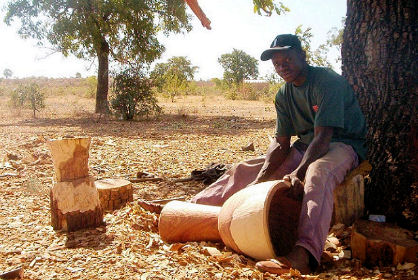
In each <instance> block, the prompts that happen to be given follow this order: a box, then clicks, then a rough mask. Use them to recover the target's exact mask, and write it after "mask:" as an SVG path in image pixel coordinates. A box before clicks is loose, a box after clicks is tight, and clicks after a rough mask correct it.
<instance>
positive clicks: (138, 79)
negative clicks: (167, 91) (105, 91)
mask: <svg viewBox="0 0 418 280" xmlns="http://www.w3.org/2000/svg"><path fill="white" fill-rule="evenodd" d="M152 86H153V85H152V83H151V81H150V79H148V78H147V77H146V76H145V74H144V72H143V70H142V69H125V70H123V71H121V72H119V73H117V74H116V75H115V77H114V79H113V83H112V91H113V98H112V99H111V106H112V109H113V110H114V111H115V113H116V114H117V115H118V116H119V117H122V118H123V119H124V120H132V119H134V118H136V117H143V116H146V117H148V116H149V115H152V114H158V113H160V112H161V108H160V107H159V106H158V104H157V99H156V98H155V97H154V94H153V92H152V91H151V88H152Z"/></svg>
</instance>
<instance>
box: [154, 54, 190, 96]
mask: <svg viewBox="0 0 418 280" xmlns="http://www.w3.org/2000/svg"><path fill="white" fill-rule="evenodd" d="M197 69H198V67H197V66H193V65H192V63H191V61H190V60H189V59H187V57H185V56H174V57H172V58H170V59H169V60H168V61H167V62H166V63H157V64H156V65H155V67H154V70H153V71H152V72H151V75H150V77H151V79H152V80H153V81H154V83H155V85H156V87H157V89H158V91H160V92H166V93H167V94H168V95H169V96H170V98H171V101H174V98H175V96H177V95H179V94H180V92H182V91H184V90H185V89H187V88H188V87H189V85H190V81H192V80H193V78H194V74H195V73H196V71H197Z"/></svg>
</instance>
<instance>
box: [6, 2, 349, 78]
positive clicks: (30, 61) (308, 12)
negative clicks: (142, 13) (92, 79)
mask: <svg viewBox="0 0 418 280" xmlns="http://www.w3.org/2000/svg"><path fill="white" fill-rule="evenodd" d="M3 1H4V0H0V3H1V2H3ZM283 2H284V4H285V5H286V6H288V7H289V8H290V10H291V11H290V12H289V13H287V14H286V15H280V16H278V15H273V16H271V17H266V16H259V15H256V14H254V13H253V5H252V1H251V0H200V1H199V4H200V6H201V7H202V9H203V11H204V12H205V13H206V15H207V17H208V18H209V19H210V20H211V22H212V24H211V26H212V30H207V29H205V28H204V27H202V26H201V24H200V22H199V20H198V19H197V18H195V16H194V15H193V20H192V25H193V30H192V31H191V32H189V33H185V34H176V35H170V36H168V37H165V36H164V35H160V36H159V39H160V41H161V42H162V43H163V44H164V45H165V47H166V52H165V53H164V54H163V56H162V57H161V59H159V60H158V61H157V62H165V61H166V60H167V59H168V58H170V57H172V56H187V57H188V58H189V59H190V60H191V62H192V64H193V65H196V66H198V67H199V71H198V72H197V74H196V75H195V78H196V79H204V80H205V79H210V78H213V77H218V78H221V77H222V74H223V70H222V67H221V66H220V65H219V64H218V62H217V60H218V58H219V57H220V56H221V55H222V54H224V53H229V52H231V51H232V50H233V48H236V49H240V50H243V51H245V52H246V53H248V54H249V55H251V56H253V57H255V58H257V59H259V57H260V54H261V52H262V51H263V50H264V49H265V48H267V47H269V45H270V43H271V41H272V40H273V39H274V37H275V36H276V35H277V34H280V33H294V31H295V29H296V27H297V26H298V25H300V24H302V25H303V28H304V29H305V28H307V27H311V28H312V33H313V35H314V37H313V39H312V46H313V47H317V46H318V45H319V44H321V43H324V42H325V41H326V39H327V32H328V31H329V30H330V29H331V28H332V27H340V26H341V19H342V18H343V17H344V16H345V14H346V0H284V1H283ZM3 3H4V2H3ZM0 5H1V6H2V4H0ZM189 12H190V13H191V11H190V10H189ZM0 16H1V17H2V18H3V16H4V12H0ZM16 30H17V28H16V26H7V25H6V24H5V23H4V22H3V20H1V22H0V36H1V38H2V42H3V43H2V44H0V76H1V75H2V73H3V69H4V68H10V69H11V70H12V71H13V75H14V76H15V77H19V78H22V77H28V76H45V77H74V76H75V74H76V73H77V72H80V73H81V74H82V75H83V76H88V75H96V71H97V65H96V63H95V62H93V63H92V62H91V61H85V60H79V59H77V58H75V57H72V56H70V57H67V58H65V57H63V56H62V55H61V54H59V53H55V54H50V53H51V51H50V50H46V49H41V48H38V47H37V46H36V41H34V40H28V39H26V40H25V39H21V38H20V37H19V36H18V35H17V32H16ZM335 57H336V53H335V52H332V53H331V54H330V61H331V62H333V61H334V59H335ZM334 68H335V69H336V70H338V68H339V65H338V64H335V66H334ZM259 71H260V75H265V74H268V73H271V72H272V71H273V68H272V66H271V63H270V62H262V61H259Z"/></svg>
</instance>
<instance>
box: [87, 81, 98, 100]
mask: <svg viewBox="0 0 418 280" xmlns="http://www.w3.org/2000/svg"><path fill="white" fill-rule="evenodd" d="M86 81H87V97H88V98H94V97H96V89H97V78H96V76H90V77H87V78H86Z"/></svg>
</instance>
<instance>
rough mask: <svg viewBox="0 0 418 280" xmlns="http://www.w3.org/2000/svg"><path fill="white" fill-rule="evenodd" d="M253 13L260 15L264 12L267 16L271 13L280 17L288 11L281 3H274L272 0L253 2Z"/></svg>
mask: <svg viewBox="0 0 418 280" xmlns="http://www.w3.org/2000/svg"><path fill="white" fill-rule="evenodd" d="M253 4H254V13H257V14H259V15H262V12H264V13H265V14H266V15H267V16H271V15H272V14H273V12H276V14H278V15H280V14H282V13H285V12H288V11H290V10H289V8H287V7H286V6H285V5H283V3H282V2H278V3H277V4H276V3H275V1H274V0H253Z"/></svg>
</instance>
